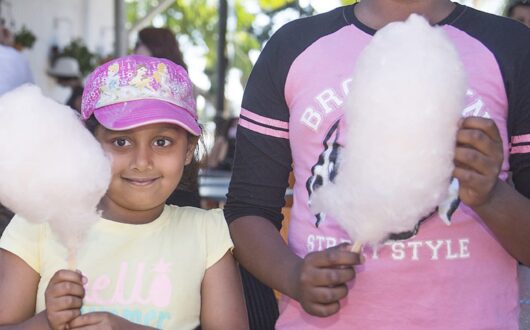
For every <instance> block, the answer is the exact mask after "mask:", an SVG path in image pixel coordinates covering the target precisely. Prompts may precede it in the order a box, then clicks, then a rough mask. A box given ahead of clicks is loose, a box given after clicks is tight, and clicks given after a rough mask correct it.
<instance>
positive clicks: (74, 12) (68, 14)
mask: <svg viewBox="0 0 530 330" xmlns="http://www.w3.org/2000/svg"><path fill="white" fill-rule="evenodd" d="M0 11H1V16H2V18H3V19H4V20H5V21H6V25H7V26H8V27H9V28H11V29H12V30H14V31H17V30H19V29H20V28H21V27H22V26H23V25H25V26H26V27H27V28H28V29H29V30H30V31H32V32H33V33H34V34H35V36H36V38H37V40H36V42H35V44H34V45H33V48H32V49H27V50H24V51H23V53H24V55H25V56H26V57H27V58H28V60H29V63H30V66H31V69H32V72H33V76H34V79H35V83H36V84H37V85H39V86H40V87H41V88H42V90H43V91H44V93H45V94H46V95H48V96H51V97H53V98H55V99H57V100H58V101H60V102H63V101H64V100H65V99H66V97H67V96H68V90H67V89H63V88H61V87H59V86H58V85H57V84H56V83H55V82H54V80H53V79H50V78H49V77H48V75H47V74H46V70H47V69H48V63H49V60H48V59H49V54H50V48H51V47H52V46H53V45H57V46H59V47H64V46H65V45H67V44H68V43H70V41H72V40H73V39H76V38H80V39H82V40H83V41H84V43H85V44H86V45H87V46H88V48H89V49H90V50H91V51H92V52H97V53H100V54H105V55H106V54H110V53H112V52H113V50H114V1H112V0H2V1H1V5H0Z"/></svg>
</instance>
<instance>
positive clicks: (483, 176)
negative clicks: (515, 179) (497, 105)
mask: <svg viewBox="0 0 530 330" xmlns="http://www.w3.org/2000/svg"><path fill="white" fill-rule="evenodd" d="M456 142H457V145H456V152H455V169H454V172H453V176H454V177H456V178H458V181H459V183H460V191H459V197H460V200H461V201H462V202H463V203H465V204H467V205H469V206H471V207H478V206H481V205H483V204H485V203H487V202H488V201H489V200H490V198H491V196H492V194H493V192H494V189H495V187H496V186H497V182H498V180H499V179H498V175H499V172H500V170H501V166H502V162H503V147H502V139H501V137H500V134H499V130H498V129H497V125H496V124H495V122H494V121H493V120H491V119H485V118H479V117H468V118H465V119H463V120H462V122H461V125H460V128H459V130H458V133H457V138H456Z"/></svg>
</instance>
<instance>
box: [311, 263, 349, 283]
mask: <svg viewBox="0 0 530 330" xmlns="http://www.w3.org/2000/svg"><path fill="white" fill-rule="evenodd" d="M354 278H355V270H354V269H353V266H350V267H342V268H308V269H307V270H304V272H302V274H301V276H300V281H301V282H302V283H303V285H305V286H326V287H327V286H336V285H341V284H344V283H346V282H348V281H351V280H352V279H354Z"/></svg>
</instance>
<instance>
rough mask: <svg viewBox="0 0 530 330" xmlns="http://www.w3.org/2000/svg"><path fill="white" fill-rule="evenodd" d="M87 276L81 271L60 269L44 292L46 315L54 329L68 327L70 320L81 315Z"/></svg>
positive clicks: (61, 329)
mask: <svg viewBox="0 0 530 330" xmlns="http://www.w3.org/2000/svg"><path fill="white" fill-rule="evenodd" d="M84 283H86V278H85V277H84V276H83V275H82V274H81V273H80V272H74V271H71V270H64V269H63V270H59V271H57V272H56V273H55V274H54V275H53V277H52V278H51V279H50V283H49V284H48V287H47V288H46V291H45V293H44V296H45V302H46V317H47V319H48V323H49V325H50V327H51V328H52V329H53V330H56V329H60V330H63V329H68V322H70V321H71V320H73V319H74V318H76V317H77V316H79V315H81V310H80V309H81V305H82V304H83V297H84V296H85V289H84V288H83V284H84Z"/></svg>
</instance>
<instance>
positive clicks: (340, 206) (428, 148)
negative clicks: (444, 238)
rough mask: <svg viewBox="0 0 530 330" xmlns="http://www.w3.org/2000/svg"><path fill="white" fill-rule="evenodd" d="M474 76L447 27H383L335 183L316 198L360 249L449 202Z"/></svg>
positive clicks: (360, 73) (353, 99) (411, 23)
mask: <svg viewBox="0 0 530 330" xmlns="http://www.w3.org/2000/svg"><path fill="white" fill-rule="evenodd" d="M466 86H467V81H466V76H465V73H464V69H463V65H462V63H461V61H460V59H459V56H458V53H457V51H456V49H455V47H454V46H453V44H452V43H451V42H450V41H449V39H448V37H447V36H446V34H445V32H444V31H443V30H442V28H440V27H432V26H430V25H429V24H428V22H427V21H426V20H425V19H424V18H423V17H421V16H418V15H411V16H410V17H409V18H408V19H407V21H406V22H395V23H391V24H389V25H387V26H385V27H384V28H382V29H381V30H379V31H378V32H377V33H376V34H375V35H374V37H373V39H372V40H371V41H370V43H369V44H368V45H367V47H366V48H365V49H364V50H363V52H362V54H361V55H360V56H359V59H358V62H357V64H356V67H355V71H354V74H353V83H352V85H351V89H350V94H349V96H348V103H347V106H346V109H345V120H346V127H347V128H346V129H347V132H346V142H345V144H346V145H345V148H344V150H343V154H342V155H341V160H340V169H339V173H338V174H337V177H336V178H335V180H334V182H331V183H328V184H326V185H324V186H322V187H321V188H320V189H319V190H317V191H316V193H315V194H314V195H313V196H312V199H311V208H312V210H313V211H314V212H315V213H316V212H325V213H326V214H330V215H332V216H333V217H334V218H335V219H337V221H339V223H340V224H341V225H342V226H343V228H344V229H345V230H346V231H347V232H348V234H349V235H350V237H351V239H352V240H353V241H354V242H355V246H354V248H357V249H358V250H360V245H361V244H371V245H373V244H378V243H381V242H383V241H384V240H386V239H387V238H388V236H389V235H390V234H392V233H401V232H406V231H410V230H412V229H413V228H414V227H415V226H416V224H417V223H418V221H419V220H420V219H422V218H424V217H426V216H428V215H429V214H431V212H433V211H434V210H435V209H436V207H437V206H438V205H439V204H440V203H441V202H442V201H444V199H446V198H447V195H448V189H449V184H450V181H451V175H452V171H453V169H454V164H453V158H454V151H455V143H456V132H457V129H458V121H459V119H460V117H461V112H462V109H463V105H464V97H465V92H466V88H467V87H466Z"/></svg>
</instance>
